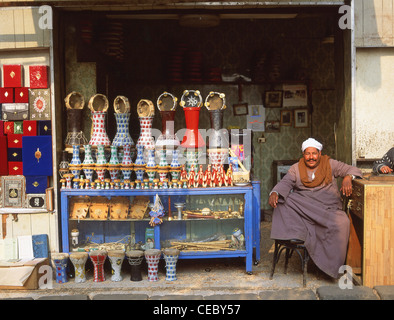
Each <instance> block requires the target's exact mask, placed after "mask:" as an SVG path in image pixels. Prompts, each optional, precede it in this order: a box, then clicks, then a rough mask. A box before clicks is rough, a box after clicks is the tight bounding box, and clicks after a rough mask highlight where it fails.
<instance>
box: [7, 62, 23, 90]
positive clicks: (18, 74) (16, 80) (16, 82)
mask: <svg viewBox="0 0 394 320" xmlns="http://www.w3.org/2000/svg"><path fill="white" fill-rule="evenodd" d="M22 75H23V72H22V65H20V64H8V65H7V64H6V65H3V87H9V88H19V87H23V81H22V80H23V79H22Z"/></svg>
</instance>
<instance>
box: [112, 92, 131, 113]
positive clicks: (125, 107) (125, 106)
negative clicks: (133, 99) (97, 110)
mask: <svg viewBox="0 0 394 320" xmlns="http://www.w3.org/2000/svg"><path fill="white" fill-rule="evenodd" d="M114 111H115V113H129V112H130V102H129V99H128V98H126V97H125V96H117V97H116V98H115V100H114Z"/></svg>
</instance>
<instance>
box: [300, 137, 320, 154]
mask: <svg viewBox="0 0 394 320" xmlns="http://www.w3.org/2000/svg"><path fill="white" fill-rule="evenodd" d="M309 147H313V148H316V149H317V150H319V151H322V149H323V145H322V144H321V143H320V142H319V141H317V140H315V139H313V138H309V139H307V140H305V141H304V142H303V143H302V147H301V149H302V152H304V151H305V149H306V148H309Z"/></svg>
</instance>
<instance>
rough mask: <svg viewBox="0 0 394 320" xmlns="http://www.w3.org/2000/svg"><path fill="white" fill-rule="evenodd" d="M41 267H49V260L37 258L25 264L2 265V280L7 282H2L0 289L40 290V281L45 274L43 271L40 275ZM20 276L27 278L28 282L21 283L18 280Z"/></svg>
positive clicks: (0, 276) (0, 268) (0, 274)
mask: <svg viewBox="0 0 394 320" xmlns="http://www.w3.org/2000/svg"><path fill="white" fill-rule="evenodd" d="M41 266H49V259H48V258H36V259H33V260H31V261H26V262H24V263H14V264H11V263H9V264H8V265H0V279H6V280H7V281H5V280H4V281H0V289H2V290H4V289H8V290H9V289H11V290H37V289H38V288H39V279H40V277H41V276H43V275H44V274H45V273H44V272H43V271H42V270H41V274H40V267H41ZM29 273H30V275H29ZM18 275H19V276H18ZM20 275H23V277H26V276H27V279H26V281H24V282H23V281H20V280H19V279H18V277H20ZM51 276H52V275H51ZM13 280H15V281H13ZM20 282H21V283H20Z"/></svg>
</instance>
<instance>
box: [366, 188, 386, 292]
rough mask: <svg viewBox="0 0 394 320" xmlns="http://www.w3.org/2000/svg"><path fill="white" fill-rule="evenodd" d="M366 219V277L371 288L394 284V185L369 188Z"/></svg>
mask: <svg viewBox="0 0 394 320" xmlns="http://www.w3.org/2000/svg"><path fill="white" fill-rule="evenodd" d="M365 201H366V203H365V215H364V221H365V225H364V231H365V241H364V274H363V284H364V285H365V286H368V287H373V286H377V285H393V284H394V268H392V266H393V264H392V263H393V262H394V261H393V260H394V255H393V253H394V249H393V248H394V236H393V234H394V216H393V215H392V212H394V185H393V184H391V185H389V184H387V183H386V184H384V185H368V186H366V195H365Z"/></svg>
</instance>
